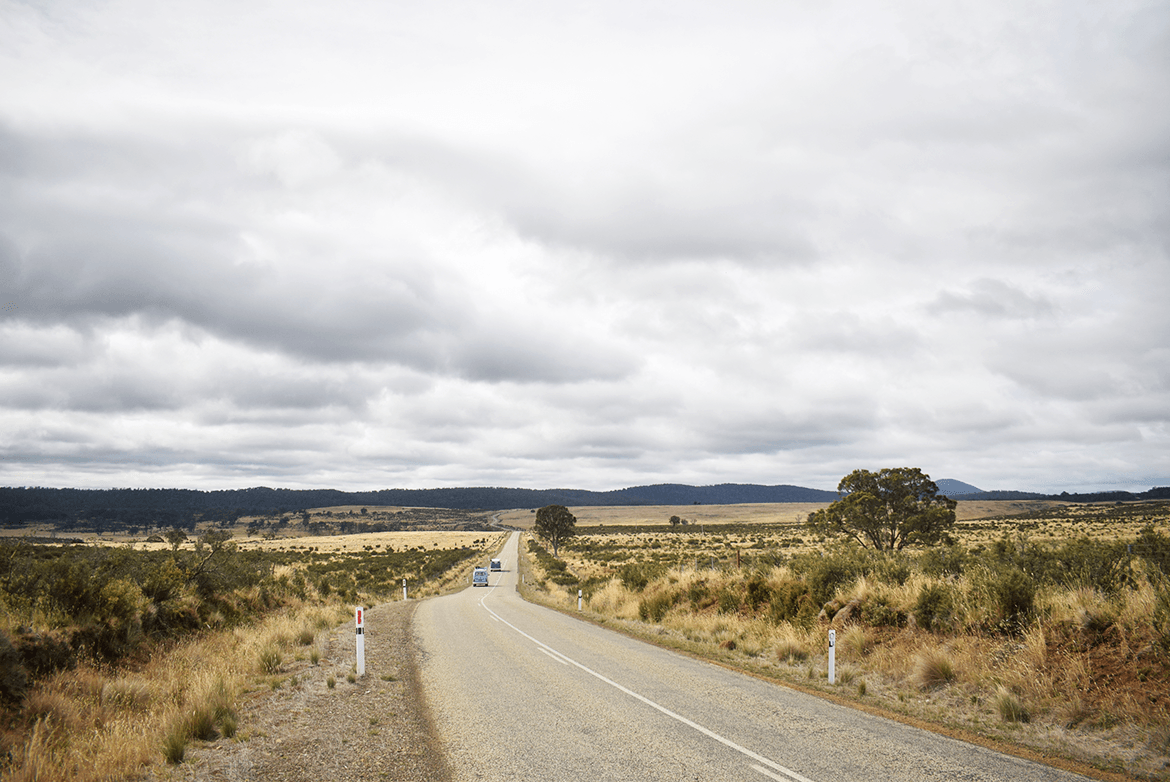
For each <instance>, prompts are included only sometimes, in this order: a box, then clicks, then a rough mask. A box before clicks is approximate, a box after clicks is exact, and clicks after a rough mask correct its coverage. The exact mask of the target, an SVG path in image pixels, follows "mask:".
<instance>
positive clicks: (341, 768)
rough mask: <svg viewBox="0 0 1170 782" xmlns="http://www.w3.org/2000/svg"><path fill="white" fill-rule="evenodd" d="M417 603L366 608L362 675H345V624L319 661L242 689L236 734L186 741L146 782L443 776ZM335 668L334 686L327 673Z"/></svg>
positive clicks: (349, 664) (430, 781) (348, 650)
mask: <svg viewBox="0 0 1170 782" xmlns="http://www.w3.org/2000/svg"><path fill="white" fill-rule="evenodd" d="M417 605H418V603H416V602H414V601H408V602H393V603H386V604H384V605H381V606H377V607H375V608H371V609H369V610H368V611H367V612H366V618H365V625H366V642H365V646H366V673H365V676H364V677H361V678H359V679H357V681H356V682H354V683H350V682H348V681H347V680H346V677H347V676H348V675H349V674H350V672H351V671H352V670H353V665H354V661H355V651H354V647H355V640H354V639H355V634H354V630H353V627H352V626H344V625H343V626H342V627H338V628H333V629H332V630H326V631H323V632H322V633H321V635H320V636H319V637H318V641H317V643H318V648H319V649H320V650H321V659H320V661H319V664H317V665H313V664H312V663H311V662H310V661H309V659H308V653H307V651H306V653H305V655H304V657H305V659H303V660H299V661H290V662H287V663H286V664H285V667H284V669H283V670H282V671H281V673H280V674H279V677H278V678H280V679H283V681H282V683H281V685H280V688H279V689H276V690H273V689H271V688H270V687H268V686H265V687H264V689H262V690H259V691H256V692H253V693H251V694H249V695H247V696H245V700H244V702H243V703H242V704H241V705H240V709H239V720H238V722H239V732H238V733H237V735H236V737H235V738H234V739H219V740H218V741H214V742H202V743H197V744H196V745H194V746H192V747H191V748H190V749H189V750H188V752H187V758H186V760H185V762H184V763H182V764H181V765H179V766H173V767H165V768H156V769H154V770H153V771H152V772H151V773H150V774H148V775H147V777H146V779H147V780H190V781H191V782H243V781H244V780H256V779H263V780H273V781H274V782H302V781H303V782H321V780H329V782H356V781H357V780H378V779H387V780H403V781H404V782H416V781H417V782H445V781H447V780H450V779H451V774H450V771H449V769H448V768H447V767H446V763H445V761H444V760H443V757H442V754H441V753H440V752H439V751H438V748H437V746H436V743H435V740H434V738H433V736H432V734H431V730H430V723H429V720H428V719H427V715H426V709H425V705H424V702H423V698H422V695H421V691H420V685H419V678H418V675H417V669H416V665H415V649H414V644H413V643H412V640H411V635H410V623H411V619H412V617H413V615H414V611H415V608H416V607H417ZM330 676H332V677H334V679H335V686H334V687H333V688H330V687H329V686H328V684H327V679H328V678H329V677H330Z"/></svg>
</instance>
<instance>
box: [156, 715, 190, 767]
mask: <svg viewBox="0 0 1170 782" xmlns="http://www.w3.org/2000/svg"><path fill="white" fill-rule="evenodd" d="M189 743H190V739H189V738H188V736H187V731H186V729H185V727H184V726H182V725H178V724H176V725H174V726H172V727H171V729H170V730H169V731H167V735H166V736H165V737H164V738H163V744H162V754H163V759H164V760H166V762H167V763H170V764H171V765H172V766H177V765H178V764H180V763H182V762H183V759H184V758H186V757H187V744H189Z"/></svg>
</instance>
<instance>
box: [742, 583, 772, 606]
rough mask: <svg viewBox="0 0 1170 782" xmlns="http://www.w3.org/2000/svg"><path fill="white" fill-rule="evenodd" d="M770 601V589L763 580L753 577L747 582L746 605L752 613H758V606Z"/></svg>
mask: <svg viewBox="0 0 1170 782" xmlns="http://www.w3.org/2000/svg"><path fill="white" fill-rule="evenodd" d="M771 601H772V588H771V587H769V586H768V582H767V581H765V580H764V579H763V578H760V577H758V576H757V577H755V578H752V579H751V580H749V581H748V582H747V605H748V606H749V607H750V608H751V610H752V611H758V610H759V609H760V606H762V605H764V604H765V603H770V602H771Z"/></svg>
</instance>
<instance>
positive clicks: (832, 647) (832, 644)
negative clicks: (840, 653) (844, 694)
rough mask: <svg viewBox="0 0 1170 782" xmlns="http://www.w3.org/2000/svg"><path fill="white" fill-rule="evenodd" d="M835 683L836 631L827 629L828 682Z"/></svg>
mask: <svg viewBox="0 0 1170 782" xmlns="http://www.w3.org/2000/svg"><path fill="white" fill-rule="evenodd" d="M836 683H837V631H836V630H830V631H829V684H836Z"/></svg>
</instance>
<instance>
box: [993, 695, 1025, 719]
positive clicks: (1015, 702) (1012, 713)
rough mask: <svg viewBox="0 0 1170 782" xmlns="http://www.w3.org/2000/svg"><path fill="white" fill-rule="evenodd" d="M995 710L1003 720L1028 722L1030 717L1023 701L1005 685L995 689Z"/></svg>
mask: <svg viewBox="0 0 1170 782" xmlns="http://www.w3.org/2000/svg"><path fill="white" fill-rule="evenodd" d="M995 710H996V711H997V712H999V716H1000V719H1002V720H1003V721H1004V722H1030V721H1031V719H1032V715H1031V714H1029V713H1028V709H1027V708H1026V707H1025V706H1024V702H1023V701H1022V700H1020V698H1019V696H1017V695H1016V694H1015V693H1014V692H1012V691H1011V690H1009V689H1008V688H1006V687H1000V688H999V689H997V690H996V691H995Z"/></svg>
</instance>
